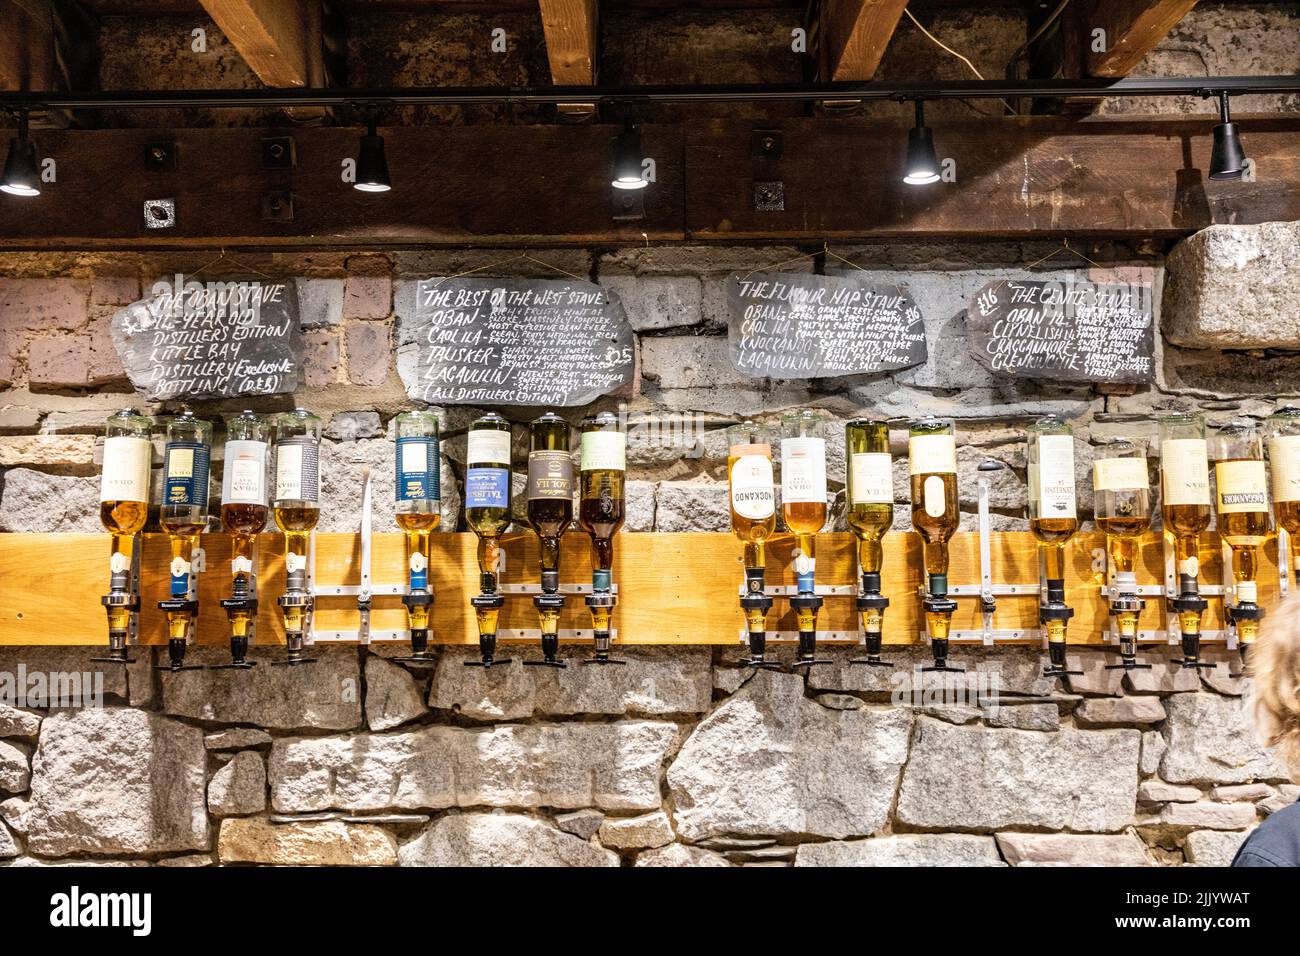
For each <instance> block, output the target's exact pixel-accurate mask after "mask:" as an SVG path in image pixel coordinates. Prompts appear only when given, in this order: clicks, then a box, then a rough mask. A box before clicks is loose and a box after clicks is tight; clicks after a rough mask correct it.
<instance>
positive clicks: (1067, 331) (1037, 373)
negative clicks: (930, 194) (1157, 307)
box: [966, 280, 1155, 383]
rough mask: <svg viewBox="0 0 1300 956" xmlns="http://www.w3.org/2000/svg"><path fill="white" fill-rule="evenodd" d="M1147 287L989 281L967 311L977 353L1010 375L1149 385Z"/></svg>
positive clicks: (1151, 330) (1151, 347)
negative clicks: (1144, 383)
mask: <svg viewBox="0 0 1300 956" xmlns="http://www.w3.org/2000/svg"><path fill="white" fill-rule="evenodd" d="M1151 303H1152V300H1151V287H1150V286H1149V285H1139V284H1132V285H1123V284H1116V285H1097V284H1095V283H1092V282H1087V281H1082V280H1079V281H1075V280H1065V281H1060V282H1019V281H1010V280H1008V281H1004V282H990V283H989V284H988V285H986V286H985V287H984V288H983V289H981V290H980V293H979V295H977V296H976V297H975V300H974V301H973V302H972V303H971V304H970V307H969V309H968V310H967V313H966V324H967V328H968V329H969V331H970V335H971V347H972V349H973V350H974V352H975V357H976V358H977V359H978V360H979V361H980V363H981V364H983V365H984V366H985V367H987V368H988V369H989V370H990V371H993V372H997V373H999V374H1001V375H1008V376H1011V377H1013V378H1033V379H1053V380H1056V381H1067V382H1125V383H1140V382H1150V381H1152V379H1153V378H1154V375H1155V360H1154V352H1155V323H1154V321H1153V317H1152V304H1151Z"/></svg>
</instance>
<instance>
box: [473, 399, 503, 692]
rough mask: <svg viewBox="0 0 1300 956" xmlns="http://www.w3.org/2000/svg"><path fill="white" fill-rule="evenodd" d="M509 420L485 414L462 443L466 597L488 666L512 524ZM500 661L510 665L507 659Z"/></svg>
mask: <svg viewBox="0 0 1300 956" xmlns="http://www.w3.org/2000/svg"><path fill="white" fill-rule="evenodd" d="M510 458H511V455H510V423H509V422H508V421H506V420H505V419H504V418H502V417H501V416H500V415H498V414H497V413H496V412H488V413H487V414H486V415H484V416H483V417H481V418H478V419H476V420H475V421H474V422H473V423H472V424H471V425H470V426H469V434H468V436H467V438H466V447H465V523H466V524H468V525H469V527H470V530H471V531H473V532H474V534H475V535H476V536H477V538H478V569H479V594H477V595H476V596H475V597H473V598H471V599H470V605H471V606H472V607H473V608H474V617H475V620H476V622H477V624H478V644H479V660H477V661H466V662H465V666H466V667H491V666H492V665H493V664H494V663H498V658H497V657H496V646H497V624H498V621H499V620H500V618H501V608H502V606H503V605H504V604H505V599H504V598H502V596H501V595H500V594H499V593H498V591H497V567H498V564H499V561H500V554H501V535H502V534H504V533H505V530H506V528H508V527H509V526H510ZM501 662H502V663H508V662H509V660H508V659H505V660H504V661H501Z"/></svg>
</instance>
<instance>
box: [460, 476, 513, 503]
mask: <svg viewBox="0 0 1300 956" xmlns="http://www.w3.org/2000/svg"><path fill="white" fill-rule="evenodd" d="M465 507H466V508H509V507H510V470H509V469H508V468H468V469H466V470H465Z"/></svg>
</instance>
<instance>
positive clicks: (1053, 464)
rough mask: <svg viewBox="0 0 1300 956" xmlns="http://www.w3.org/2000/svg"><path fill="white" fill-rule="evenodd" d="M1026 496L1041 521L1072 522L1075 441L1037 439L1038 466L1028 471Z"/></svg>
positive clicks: (1069, 438) (1059, 437)
mask: <svg viewBox="0 0 1300 956" xmlns="http://www.w3.org/2000/svg"><path fill="white" fill-rule="evenodd" d="M1029 493H1030V494H1031V495H1032V496H1033V497H1034V498H1036V499H1037V500H1038V515H1039V517H1040V518H1074V517H1076V512H1075V505H1074V438H1073V437H1072V436H1070V435H1039V436H1038V464H1037V465H1036V466H1034V465H1031V466H1030V468H1029Z"/></svg>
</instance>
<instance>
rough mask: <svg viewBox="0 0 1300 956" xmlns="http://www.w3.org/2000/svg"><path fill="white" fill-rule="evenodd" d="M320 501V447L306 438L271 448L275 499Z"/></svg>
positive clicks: (285, 442) (291, 440)
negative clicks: (272, 449)
mask: <svg viewBox="0 0 1300 956" xmlns="http://www.w3.org/2000/svg"><path fill="white" fill-rule="evenodd" d="M319 499H320V448H319V447H318V446H317V445H316V443H315V442H314V441H312V440H311V439H310V438H306V437H303V438H301V439H299V438H290V439H288V440H287V441H283V442H280V443H279V444H278V445H276V446H275V500H276V501H311V502H315V501H318V500H319Z"/></svg>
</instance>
